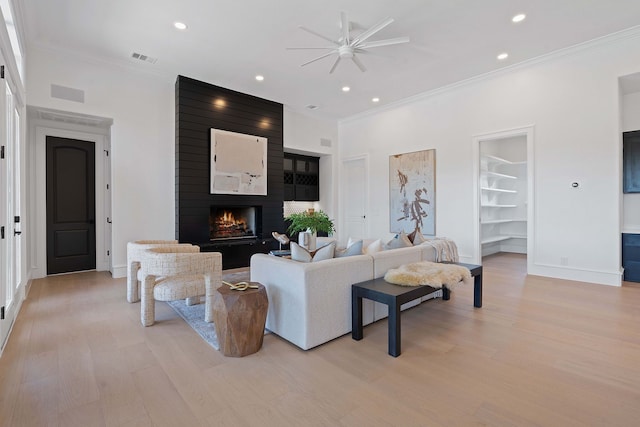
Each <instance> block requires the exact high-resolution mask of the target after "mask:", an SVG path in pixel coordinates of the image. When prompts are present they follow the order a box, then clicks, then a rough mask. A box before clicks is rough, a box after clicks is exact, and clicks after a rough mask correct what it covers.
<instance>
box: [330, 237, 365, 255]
mask: <svg viewBox="0 0 640 427" xmlns="http://www.w3.org/2000/svg"><path fill="white" fill-rule="evenodd" d="M349 240H351V239H349ZM350 243H351V244H349V245H347V248H346V249H340V250H339V249H336V254H335V256H336V258H342V257H345V256H352V255H362V240H358V241H354V242H350Z"/></svg>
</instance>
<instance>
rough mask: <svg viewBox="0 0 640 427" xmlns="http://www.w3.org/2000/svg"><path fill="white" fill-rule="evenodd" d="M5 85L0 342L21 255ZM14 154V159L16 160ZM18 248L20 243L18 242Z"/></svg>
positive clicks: (0, 106) (11, 312) (10, 316)
mask: <svg viewBox="0 0 640 427" xmlns="http://www.w3.org/2000/svg"><path fill="white" fill-rule="evenodd" d="M0 81H1V82H3V83H2V85H3V86H4V89H3V92H4V93H2V94H1V95H0V98H1V99H0V135H1V138H0V145H1V147H2V148H1V150H2V155H1V156H0V157H1V159H0V162H1V163H0V176H1V177H0V210H1V212H0V263H1V264H2V265H1V269H0V312H1V315H0V346H1V347H4V343H5V340H6V338H7V335H8V333H9V330H10V329H11V324H12V323H13V320H14V318H15V312H16V310H15V307H16V301H15V290H16V287H17V285H16V281H17V280H19V279H20V274H19V273H18V271H19V270H20V265H19V264H16V262H19V261H20V257H19V256H18V255H17V254H16V242H15V241H16V237H17V234H14V209H15V201H16V200H17V199H19V192H18V191H17V190H18V189H17V187H16V185H17V184H19V180H16V176H19V172H20V168H19V163H17V162H19V155H18V153H19V147H20V145H19V143H16V142H15V139H16V137H15V129H14V126H13V122H14V112H13V96H12V92H11V88H10V86H9V83H8V81H7V79H2V80H0ZM16 157H17V160H16ZM18 249H20V246H19V245H18Z"/></svg>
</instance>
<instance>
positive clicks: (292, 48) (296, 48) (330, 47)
mask: <svg viewBox="0 0 640 427" xmlns="http://www.w3.org/2000/svg"><path fill="white" fill-rule="evenodd" d="M335 48H336V47H335V46H320V47H311V46H309V47H306V46H302V47H285V49H286V50H303V49H335Z"/></svg>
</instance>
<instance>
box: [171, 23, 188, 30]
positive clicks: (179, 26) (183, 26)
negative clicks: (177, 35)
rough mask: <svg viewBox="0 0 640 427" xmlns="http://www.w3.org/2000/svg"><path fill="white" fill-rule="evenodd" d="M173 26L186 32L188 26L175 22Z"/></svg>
mask: <svg viewBox="0 0 640 427" xmlns="http://www.w3.org/2000/svg"><path fill="white" fill-rule="evenodd" d="M173 26H174V27H176V28H177V29H179V30H186V29H187V24H185V23H183V22H174V23H173Z"/></svg>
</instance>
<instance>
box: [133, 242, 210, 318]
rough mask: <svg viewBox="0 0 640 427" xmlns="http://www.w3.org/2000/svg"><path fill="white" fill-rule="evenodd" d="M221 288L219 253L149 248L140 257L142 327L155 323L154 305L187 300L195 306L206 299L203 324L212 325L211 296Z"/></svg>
mask: <svg viewBox="0 0 640 427" xmlns="http://www.w3.org/2000/svg"><path fill="white" fill-rule="evenodd" d="M221 285H222V254H221V253H220V252H189V248H188V247H182V248H180V247H175V246H174V247H160V248H151V249H148V250H147V251H145V252H144V253H143V255H142V292H141V293H142V302H141V305H140V320H141V322H142V325H143V326H151V325H153V323H154V322H155V302H156V300H157V301H175V300H180V299H186V303H187V305H193V304H198V303H199V302H200V297H201V296H202V295H204V296H205V310H204V312H205V315H204V320H205V321H206V322H213V292H214V291H215V290H216V289H217V288H218V287H220V286H221Z"/></svg>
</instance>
